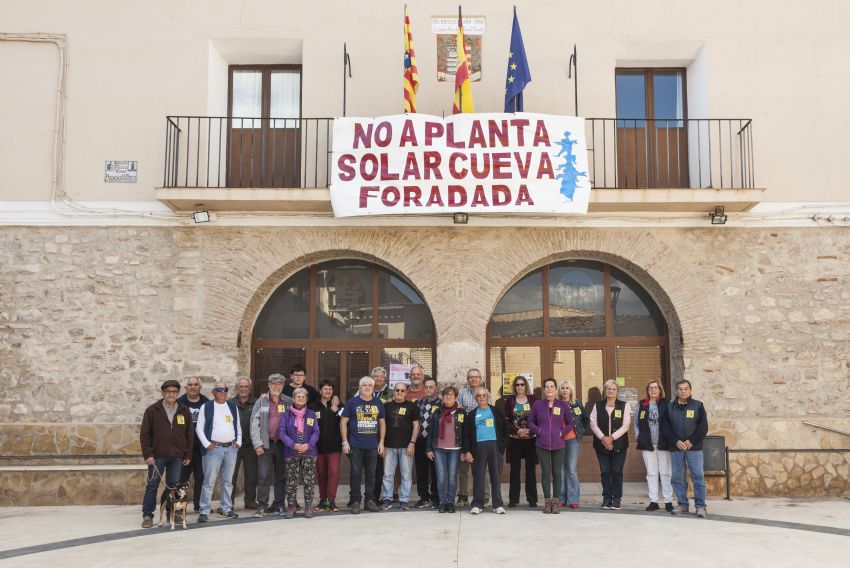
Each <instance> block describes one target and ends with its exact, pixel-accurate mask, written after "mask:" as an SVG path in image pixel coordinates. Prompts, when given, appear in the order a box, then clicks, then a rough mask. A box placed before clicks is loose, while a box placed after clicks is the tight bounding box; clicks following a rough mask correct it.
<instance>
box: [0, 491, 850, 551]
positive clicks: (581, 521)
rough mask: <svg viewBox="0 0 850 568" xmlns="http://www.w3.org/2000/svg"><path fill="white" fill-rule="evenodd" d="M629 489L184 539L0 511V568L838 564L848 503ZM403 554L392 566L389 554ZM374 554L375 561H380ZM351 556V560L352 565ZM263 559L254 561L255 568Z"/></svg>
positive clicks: (111, 513) (242, 528)
mask: <svg viewBox="0 0 850 568" xmlns="http://www.w3.org/2000/svg"><path fill="white" fill-rule="evenodd" d="M639 488H640V484H635V486H634V487H632V488H627V496H626V499H625V501H626V505H625V507H624V509H623V510H622V511H619V512H609V511H601V510H599V509H598V508H597V507H598V503H597V501H598V498H597V497H596V496H595V495H593V488H592V487H588V491H586V492H585V495H584V497H583V499H584V500H585V501H586V502H585V503H584V506H583V508H582V509H580V510H578V511H564V512H562V513H561V514H560V515H557V516H552V515H543V514H541V512H540V509H537V510H532V509H528V508H526V507H520V508H517V509H511V510H509V511H508V514H507V515H504V516H500V515H494V514H493V513H492V512H490V511H487V512H485V513H483V514H482V515H480V516H477V517H475V516H472V515H470V514H469V513H468V511H463V512H459V513H456V514H454V515H447V514H438V513H436V512H434V511H411V512H401V511H398V510H395V509H393V510H391V511H388V512H382V513H371V514H370V513H366V512H364V513H361V514H360V515H359V516H354V515H350V514H348V513H347V512H341V513H337V514H334V515H329V514H324V515H317V517H316V518H314V519H312V520H308V519H303V518H296V519H295V520H292V521H287V520H286V519H283V518H282V517H277V516H272V517H266V518H264V519H254V518H252V517H251V516H250V512H244V511H241V510H239V512H240V513H243V518H240V519H238V520H235V521H227V520H218V519H216V518H215V516H213V520H212V521H211V522H210V523H208V524H206V525H197V524H195V522H194V521H195V518H196V516H195V515H190V521H191V523H190V525H189V527H190V530H188V531H183V530H181V529H179V528H178V529H177V530H176V531H174V532H173V533H172V532H170V531H167V530H166V529H165V528H163V529H158V528H153V529H140V528H139V526H140V521H141V519H140V517H141V515H140V512H139V508H138V507H117V506H92V507H33V508H2V509H0V565H2V566H3V567H4V568H5V567H6V566H27V567H32V566H55V567H59V568H71V567H74V566H85V567H87V568H90V567H92V566H107V565H113V564H119V565H121V566H122V567H130V566H158V565H161V564H162V563H163V562H170V561H171V562H174V561H175V558H176V557H177V556H183V557H184V558H192V559H194V562H193V564H195V565H198V563H199V562H200V563H202V565H209V566H216V567H222V566H250V565H253V564H255V563H257V562H264V561H267V560H268V557H269V556H274V557H275V558H276V559H277V562H279V563H286V562H289V561H299V562H300V563H302V566H303V565H304V564H303V563H305V562H306V563H308V564H309V565H315V564H316V563H317V562H320V563H325V562H330V563H332V564H331V565H339V566H350V565H354V564H356V565H359V566H368V567H369V568H371V567H373V566H374V567H381V566H392V567H395V568H401V567H404V566H435V567H442V566H449V567H454V566H460V567H467V566H469V567H472V566H475V567H478V566H510V565H512V564H515V565H527V566H545V565H551V564H552V561H553V555H554V556H556V557H557V560H556V562H557V564H559V565H563V564H564V561H565V560H566V559H567V558H568V557H570V556H572V555H576V556H578V557H579V558H581V559H583V562H587V563H588V564H591V563H593V562H594V561H593V558H594V557H596V556H598V555H599V554H600V553H601V552H604V554H605V555H606V557H607V559H608V560H610V562H606V564H608V565H616V564H619V565H623V566H625V565H630V564H632V563H634V562H635V560H636V559H637V558H638V557H639V556H646V555H647V554H651V555H652V557H653V558H654V561H653V563H654V564H656V565H662V566H663V565H665V563H664V562H661V561H659V558H663V557H667V558H669V561H668V562H666V565H669V566H683V565H685V566H687V568H692V567H694V566H735V567H738V566H753V567H763V566H794V567H797V568H799V567H806V566H817V567H818V568H823V567H830V566H841V567H846V566H848V565H850V500H847V499H779V498H771V499H768V498H761V499H755V498H735V499H734V500H732V501H724V500H721V499H711V500H710V501H709V518H708V519H705V520H702V519H697V518H695V517H694V516H693V515H689V516H687V517H673V516H671V515H669V514H666V513H663V512H656V513H646V512H645V511H644V506H645V501H644V500H643V499H642V498H641V496H640V494H639ZM396 539H397V540H398V542H399V543H404V544H403V546H404V548H405V550H406V552H405V554H404V555H403V557H400V556H398V555H397V554H396V553H393V552H391V548H392V543H393V541H394V540H396ZM383 550H385V551H386V553H383V552H382V551H383ZM351 551H357V554H355V555H352V554H351ZM264 558H265V560H263V559H264Z"/></svg>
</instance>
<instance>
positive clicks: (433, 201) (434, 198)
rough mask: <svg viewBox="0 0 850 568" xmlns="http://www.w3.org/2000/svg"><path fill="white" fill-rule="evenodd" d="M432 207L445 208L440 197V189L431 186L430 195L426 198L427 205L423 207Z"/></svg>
mask: <svg viewBox="0 0 850 568" xmlns="http://www.w3.org/2000/svg"><path fill="white" fill-rule="evenodd" d="M432 205H439V206H440V207H445V205H444V204H443V196H442V195H440V188H439V186H436V185H432V186H431V195H430V196H429V197H428V203H426V204H425V207H431V206H432Z"/></svg>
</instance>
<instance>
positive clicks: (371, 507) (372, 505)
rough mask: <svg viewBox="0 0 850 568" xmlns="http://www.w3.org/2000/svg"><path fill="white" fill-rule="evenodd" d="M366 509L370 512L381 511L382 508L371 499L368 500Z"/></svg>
mask: <svg viewBox="0 0 850 568" xmlns="http://www.w3.org/2000/svg"><path fill="white" fill-rule="evenodd" d="M366 510H367V511H369V512H370V513H377V512H378V511H380V509H379V508H378V504H377V503H375V502H374V501H372V500H371V499H369V500H368V501H366Z"/></svg>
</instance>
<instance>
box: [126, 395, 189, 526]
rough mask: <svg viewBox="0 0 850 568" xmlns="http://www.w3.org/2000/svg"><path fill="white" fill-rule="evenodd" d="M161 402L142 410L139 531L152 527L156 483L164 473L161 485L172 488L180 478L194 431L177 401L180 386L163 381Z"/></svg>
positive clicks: (187, 460)
mask: <svg viewBox="0 0 850 568" xmlns="http://www.w3.org/2000/svg"><path fill="white" fill-rule="evenodd" d="M161 390H162V400H158V401H157V402H155V403H153V404H152V405H150V406H149V407H147V409H146V410H145V414H144V416H143V417H142V428H141V431H140V432H139V442H140V443H141V446H142V456H143V457H144V458H145V463H146V464H148V477H147V479H148V482H147V485H146V487H145V496H144V500H143V501H142V528H145V529H147V528H150V527H152V526H153V514H154V510H156V493H157V490H158V489H159V480H160V478H161V477H162V476H163V474H165V486H166V487H167V488H174V486H175V485H177V482H178V480H179V479H180V471H181V469H182V467H183V466H184V465H189V462H190V461H191V459H192V443H193V442H194V429H193V427H192V413H191V412H189V409H188V408H187V407H186V406H185V405H182V404H180V403H179V402H177V395H178V394H180V383H178V382H177V381H175V380H167V381H165V382H164V383H162V387H161Z"/></svg>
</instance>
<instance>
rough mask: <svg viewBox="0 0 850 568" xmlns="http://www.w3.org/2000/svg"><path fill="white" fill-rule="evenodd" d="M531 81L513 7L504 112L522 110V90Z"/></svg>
mask: <svg viewBox="0 0 850 568" xmlns="http://www.w3.org/2000/svg"><path fill="white" fill-rule="evenodd" d="M530 82H531V70H530V69H529V68H528V59H526V57H525V45H523V43H522V32H520V31H519V20H518V19H517V17H516V8H514V27H513V30H512V31H511V50H510V52H509V53H508V75H507V78H506V79H505V112H522V110H523V108H522V90H523V89H525V86H526V85H527V84H529V83H530Z"/></svg>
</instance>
